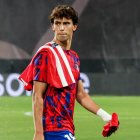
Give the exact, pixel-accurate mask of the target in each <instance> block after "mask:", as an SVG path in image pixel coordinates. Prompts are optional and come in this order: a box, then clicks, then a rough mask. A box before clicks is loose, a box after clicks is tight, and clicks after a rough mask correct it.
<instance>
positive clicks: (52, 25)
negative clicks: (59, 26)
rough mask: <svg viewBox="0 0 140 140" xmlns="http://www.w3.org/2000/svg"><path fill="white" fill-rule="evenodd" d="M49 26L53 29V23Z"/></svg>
mask: <svg viewBox="0 0 140 140" xmlns="http://www.w3.org/2000/svg"><path fill="white" fill-rule="evenodd" d="M51 28H52V30H53V31H54V24H53V23H52V24H51Z"/></svg>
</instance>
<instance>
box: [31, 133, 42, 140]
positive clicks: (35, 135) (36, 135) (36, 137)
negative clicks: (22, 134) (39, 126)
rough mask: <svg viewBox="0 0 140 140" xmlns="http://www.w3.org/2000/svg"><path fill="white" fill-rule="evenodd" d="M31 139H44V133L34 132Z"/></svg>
mask: <svg viewBox="0 0 140 140" xmlns="http://www.w3.org/2000/svg"><path fill="white" fill-rule="evenodd" d="M33 140H44V135H43V134H42V133H35V134H34V138H33Z"/></svg>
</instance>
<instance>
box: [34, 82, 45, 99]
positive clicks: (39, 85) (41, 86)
mask: <svg viewBox="0 0 140 140" xmlns="http://www.w3.org/2000/svg"><path fill="white" fill-rule="evenodd" d="M46 90H47V84H46V83H43V82H39V81H34V82H33V100H35V98H43V94H44V93H45V92H46Z"/></svg>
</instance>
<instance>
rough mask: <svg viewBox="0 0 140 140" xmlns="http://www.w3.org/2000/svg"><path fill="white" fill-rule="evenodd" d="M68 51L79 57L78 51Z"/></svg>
mask: <svg viewBox="0 0 140 140" xmlns="http://www.w3.org/2000/svg"><path fill="white" fill-rule="evenodd" d="M70 52H71V53H72V54H73V55H75V56H76V57H78V58H79V55H78V53H76V52H75V51H74V50H70Z"/></svg>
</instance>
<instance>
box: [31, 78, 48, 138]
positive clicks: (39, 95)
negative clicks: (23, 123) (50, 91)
mask: <svg viewBox="0 0 140 140" xmlns="http://www.w3.org/2000/svg"><path fill="white" fill-rule="evenodd" d="M46 88H47V84H46V83H42V82H38V81H34V84H33V97H32V102H33V118H34V128H35V135H34V140H44V136H43V124H42V115H43V94H44V93H45V91H46Z"/></svg>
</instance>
